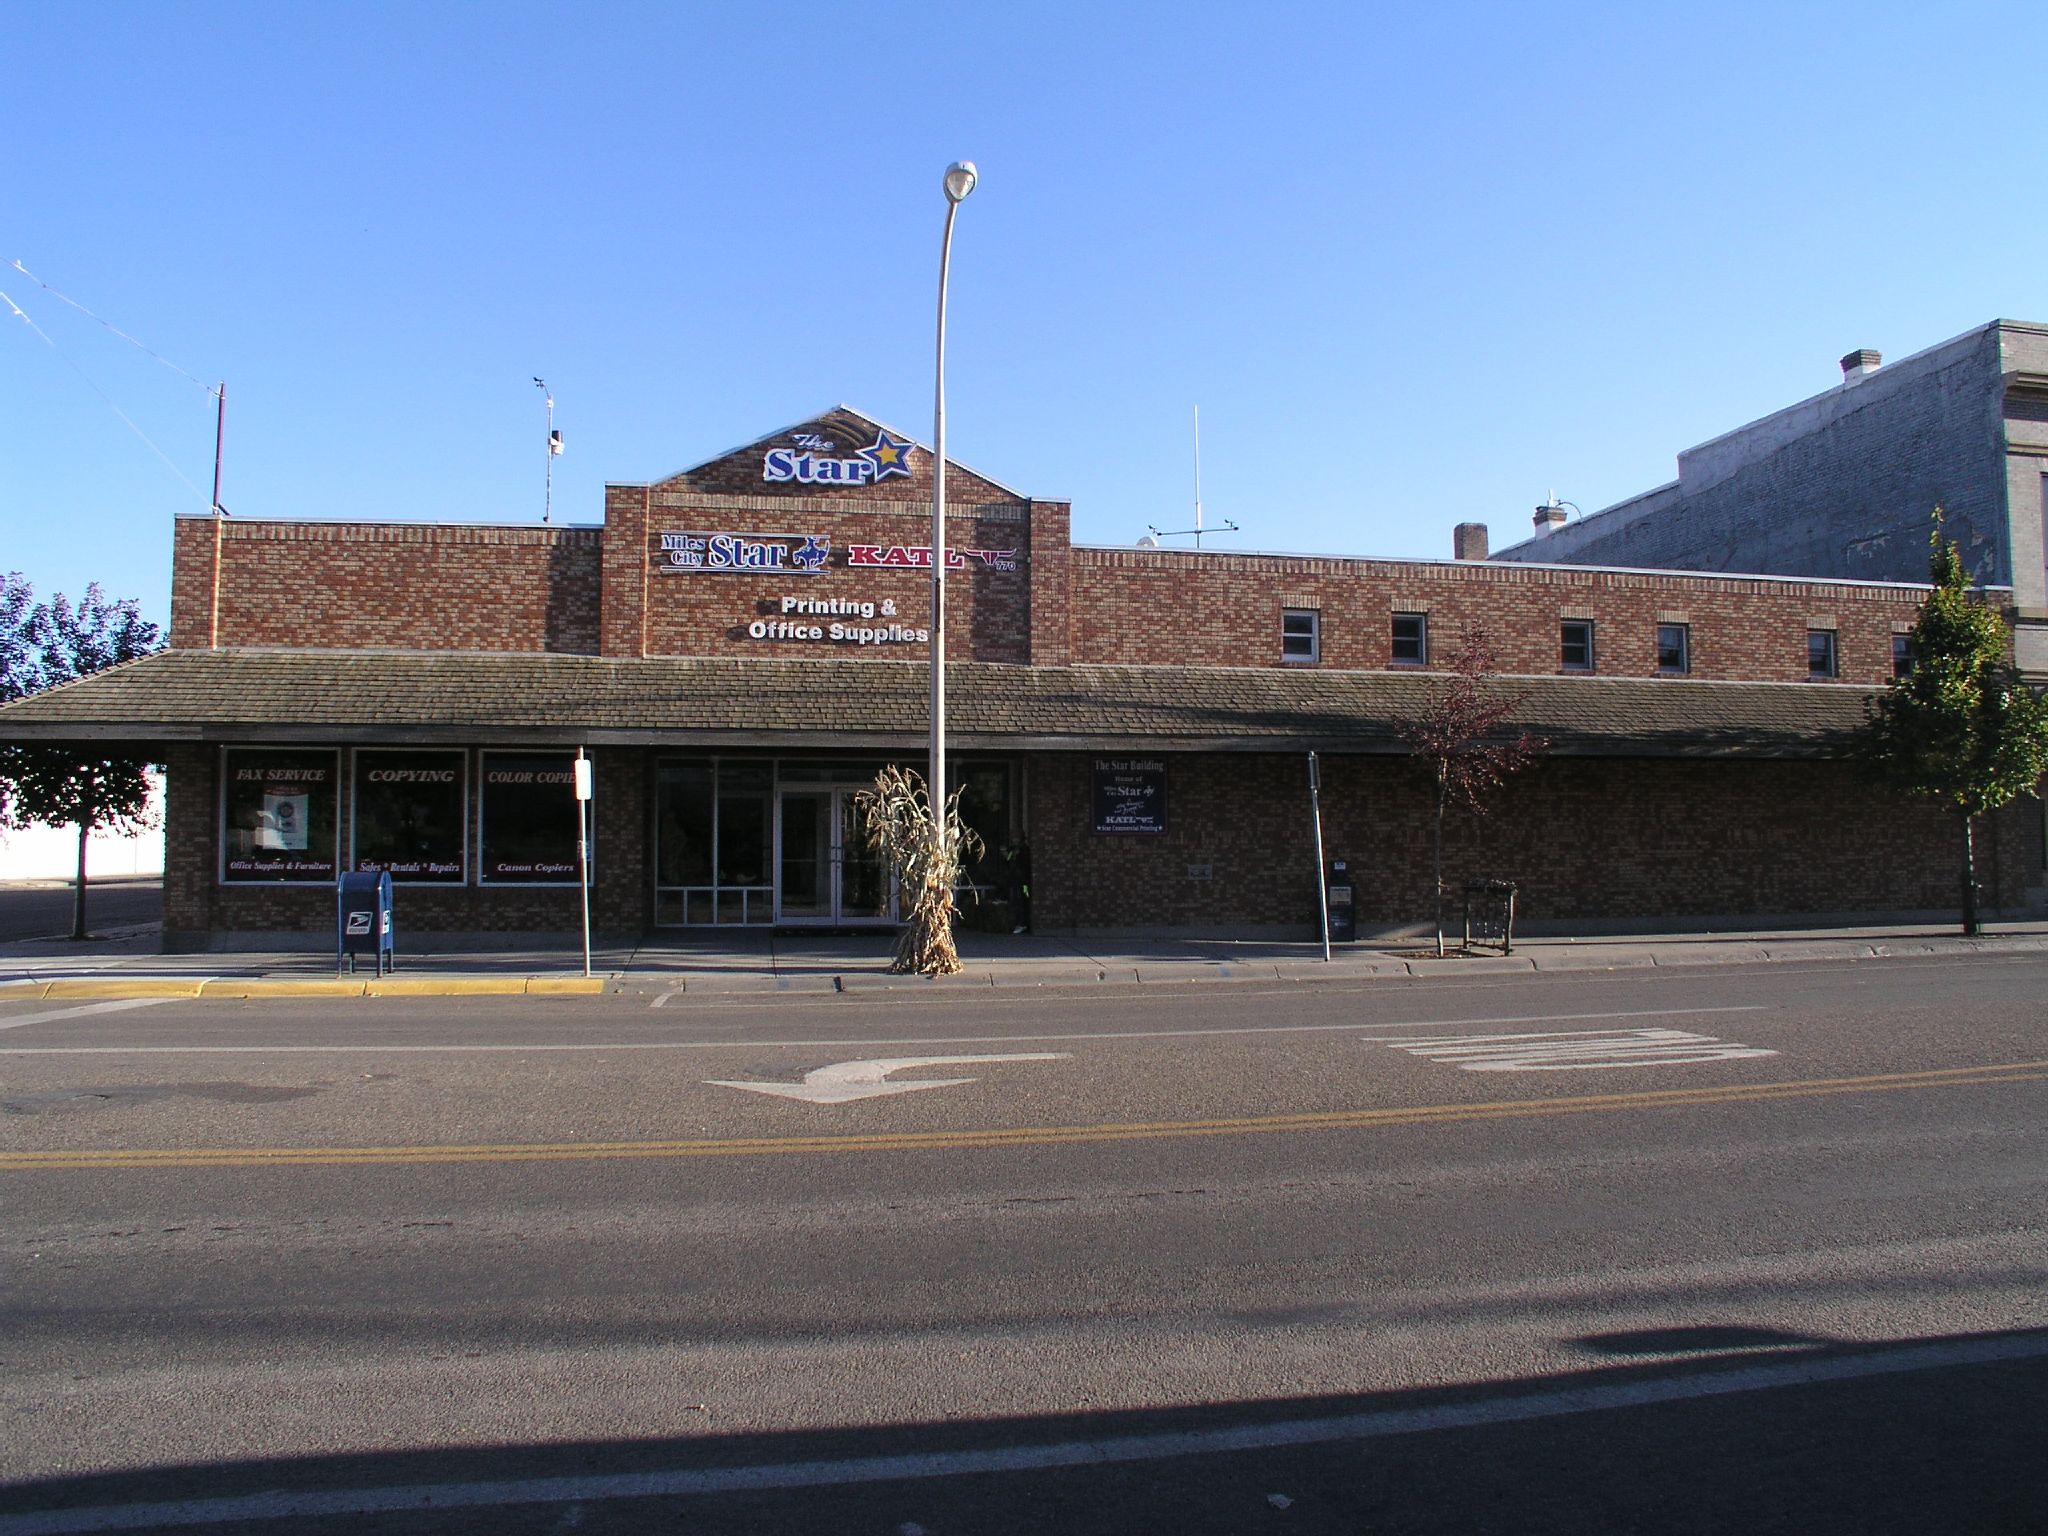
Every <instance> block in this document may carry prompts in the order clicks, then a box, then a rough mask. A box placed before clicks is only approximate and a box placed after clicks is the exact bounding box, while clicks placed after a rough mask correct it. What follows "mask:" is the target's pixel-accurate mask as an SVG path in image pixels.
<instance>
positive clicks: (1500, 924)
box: [1465, 880, 1518, 955]
mask: <svg viewBox="0 0 2048 1536" xmlns="http://www.w3.org/2000/svg"><path fill="white" fill-rule="evenodd" d="M1517 889H1518V887H1517V886H1516V885H1515V882H1514V881H1512V880H1472V881H1468V882H1467V883H1466V886H1465V947H1466V948H1467V949H1470V948H1471V947H1472V946H1473V945H1475V944H1498V945H1499V946H1500V952H1501V953H1502V954H1504V955H1512V954H1513V953H1514V952H1515V892H1516V890H1517Z"/></svg>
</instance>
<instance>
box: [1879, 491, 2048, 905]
mask: <svg viewBox="0 0 2048 1536" xmlns="http://www.w3.org/2000/svg"><path fill="white" fill-rule="evenodd" d="M1928 565H1929V571H1928V577H1929V580H1930V581H1932V582H1933V584H1934V590H1933V591H1931V592H1929V593H1928V594H1927V599H1926V601H1925V602H1923V603H1922V604H1921V605H1920V616H1919V618H1918V619H1916V620H1915V621H1914V624H1913V631H1912V635H1911V637H1910V641H1909V644H1910V650H1909V656H1910V659H1911V666H1910V668H1909V670H1907V671H1906V673H1905V675H1904V676H1902V677H1896V678H1894V679H1893V680H1892V685H1891V687H1890V688H1889V689H1887V690H1886V692H1885V693H1884V695H1883V697H1881V698H1879V699H1878V700H1877V701H1876V702H1875V704H1874V705H1873V706H1872V709H1871V712H1870V720H1869V723H1868V724H1867V725H1866V726H1865V727H1864V733H1863V738H1862V741H1861V742H1860V744H1859V746H1860V750H1861V753H1862V755H1863V756H1864V757H1865V758H1866V759H1867V760H1868V761H1869V762H1870V763H1871V764H1872V765H1873V766H1874V767H1875V768H1876V770H1877V771H1878V773H1879V774H1880V775H1881V776H1882V777H1883V778H1884V779H1885V780H1886V781H1888V782H1889V783H1890V784H1891V785H1892V786H1893V787H1894V788H1895V789H1897V790H1899V791H1901V792H1902V793H1904V794H1907V795H1911V796H1914V797H1916V798H1919V799H1925V800H1933V801H1936V802H1938V803H1939V804H1941V805H1944V806H1946V807H1948V808H1949V809H1950V810H1952V811H1954V812H1955V813H1956V816H1957V819H1958V821H1959V822H1960V824H1961V831H1962V844H1963V932H1964V933H1966V934H1974V933H1977V932H1979V931H1980V924H1979V921H1978V916H1977V855H1976V840H1975V832H1974V827H1975V823H1976V818H1977V817H1979V816H1982V815H1984V814H1985V813H1986V812H1987V811H1995V810H1997V809H1998V808H1999V807H2000V806H2002V805H2005V804H2007V803H2008V802H2009V801H2011V800H2013V799H2014V798H2016V797H2017V796H2019V795H2023V794H2028V795H2031V794H2037V793H2039V786H2040V782H2041V776H2042V774H2043V773H2044V772H2048V703H2044V701H2043V700H2042V699H2041V698H2040V696H2039V695H2037V694H2036V693H2035V692H2034V691H2033V690H2032V689H2030V688H2029V687H2027V685H2026V684H2025V683H2023V682H2022V681H2021V680H2020V675H2019V670H2018V669H2017V668H2016V667H2015V666H2014V665H2013V664H2012V659H2011V657H2012V632H2011V630H2010V629H2009V628H2008V627H2007V625H2006V622H2005V618H2004V616H2003V615H2002V614H2000V613H1999V611H1998V610H1997V609H1996V608H1994V607H1992V606H1991V605H1990V604H1988V603H1986V602H1984V601H1982V600H1981V599H1980V598H1978V597H1976V596H1974V595H1972V593H1971V591H1970V577H1969V573H1968V572H1966V571H1965V570H1964V569H1963V557H1962V552H1961V551H1960V550H1959V549H1957V547H1956V543H1955V541H1954V540H1953V539H1943V538H1942V536H1941V512H1940V510H1939V509H1938V508H1937V509H1936V511H1935V514H1934V535H1933V556H1932V558H1931V559H1930V560H1929V562H1928Z"/></svg>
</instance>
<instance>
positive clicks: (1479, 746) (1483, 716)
mask: <svg viewBox="0 0 2048 1536" xmlns="http://www.w3.org/2000/svg"><path fill="white" fill-rule="evenodd" d="M1527 697H1528V695H1527V694H1526V693H1516V692H1513V691H1511V690H1508V689H1505V688H1503V687H1502V686H1501V682H1500V668H1499V666H1498V664H1497V662H1496V660H1495V653H1494V649H1493V641H1492V639H1491V637H1489V636H1488V634H1487V632H1486V631H1485V629H1483V628H1481V627H1480V626H1479V625H1476V624H1473V625H1468V626H1466V628H1465V632H1464V634H1463V636H1462V637H1461V638H1460V640H1459V642H1458V648H1457V649H1456V650H1455V651H1453V652H1452V653H1451V656H1450V675H1449V676H1447V677H1446V678H1445V679H1444V680H1443V681H1442V683H1440V684H1438V685H1437V686H1436V687H1435V688H1433V689H1432V690H1431V692H1430V696H1429V701H1428V703H1427V704H1425V705H1424V706H1423V710H1422V713H1421V714H1420V715H1419V716H1418V717H1417V718H1416V719H1415V720H1413V721H1411V722H1409V723H1407V724H1405V725H1403V726H1401V727H1400V731H1401V736H1402V739H1404V740H1405V741H1406V742H1407V743H1408V745H1409V746H1410V747H1411V748H1412V749H1413V750H1414V752H1415V756H1416V760H1417V761H1418V762H1419V763H1421V765H1422V767H1423V768H1424V770H1425V771H1426V772H1428V774H1429V775H1430V777H1431V778H1432V779H1433V780H1434V781H1435V783H1436V826H1435V839H1434V847H1433V859H1432V863H1433V868H1434V873H1435V881H1436V952H1437V953H1438V954H1439V955H1441V954H1442V953H1443V952H1444V810H1445V808H1446V807H1447V806H1449V805H1450V804H1451V803H1452V802H1453V801H1456V802H1458V803H1460V804H1462V805H1464V806H1465V807H1466V808H1467V809H1469V810H1470V811H1471V812H1472V814H1473V815H1475V816H1484V815H1485V814H1486V802H1487V798H1488V797H1489V796H1490V795H1492V793H1493V792H1494V791H1495V790H1497V789H1499V788H1500V786H1501V785H1502V784H1503V783H1505V782H1506V780H1507V778H1508V776H1509V775H1510V774H1513V773H1517V772H1519V771H1520V770H1522V769H1523V768H1526V767H1528V766H1529V764H1530V763H1531V762H1532V761H1534V760H1535V758H1536V757H1537V756H1538V755H1540V754H1541V753H1542V752H1543V751H1544V750H1545V749H1546V748H1547V747H1548V746H1549V745H1550V744H1549V743H1548V742H1546V741H1544V740H1543V739H1542V738H1541V737H1538V736H1532V735H1530V734H1529V733H1528V732H1527V731H1519V732H1518V731H1513V730H1512V729H1511V728H1510V726H1509V724H1508V721H1509V720H1510V719H1511V718H1512V716H1513V715H1514V713H1515V711H1516V710H1518V709H1520V708H1521V707H1522V703H1523V701H1524V700H1525V699H1526V698H1527Z"/></svg>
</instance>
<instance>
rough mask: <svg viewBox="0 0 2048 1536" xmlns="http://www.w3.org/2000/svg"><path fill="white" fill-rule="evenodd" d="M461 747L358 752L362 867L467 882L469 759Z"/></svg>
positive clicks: (425, 880) (418, 879)
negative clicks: (467, 783)
mask: <svg viewBox="0 0 2048 1536" xmlns="http://www.w3.org/2000/svg"><path fill="white" fill-rule="evenodd" d="M467 762H468V755H467V754H466V753H462V752H385V751H377V750H371V751H361V752H358V753H356V755H355V816H354V817H353V820H352V824H353V827H354V831H355V867H356V868H357V869H360V870H367V871H368V872H370V873H371V874H376V873H377V872H379V871H389V872H390V875H391V878H392V879H393V880H398V881H403V882H406V883H408V884H427V885H460V884H461V883H462V880H463V874H464V862H465V861H464V857H463V855H464V852H465V849H464V839H465V828H464V819H465V818H464V816H463V806H464V801H465V795H464V789H465V787H466V785H465V780H466V777H467V775H466V771H465V769H466V764H467Z"/></svg>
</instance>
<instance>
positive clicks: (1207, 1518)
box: [0, 1327, 2048, 1536]
mask: <svg viewBox="0 0 2048 1536" xmlns="http://www.w3.org/2000/svg"><path fill="white" fill-rule="evenodd" d="M1717 1336H1718V1338H1719V1343H1715V1342H1712V1341H1713V1340H1714V1339H1715V1338H1716V1337H1717ZM1581 1342H1582V1343H1583V1344H1584V1345H1585V1347H1588V1348H1592V1349H1596V1350H1603V1351H1608V1352H1619V1353H1630V1352H1635V1351H1638V1350H1652V1349H1654V1350H1656V1351H1658V1352H1660V1353H1669V1352H1671V1351H1674V1350H1688V1351H1690V1350H1707V1351H1711V1352H1710V1353H1707V1354H1704V1355H1698V1356H1695V1357H1694V1358H1689V1359H1687V1360H1684V1361H1682V1362H1679V1363H1672V1362H1669V1361H1666V1362H1663V1363H1660V1364H1658V1365H1655V1366H1651V1365H1643V1364H1633V1365H1610V1366H1602V1367H1598V1368H1594V1369H1590V1370H1586V1371H1576V1372H1568V1373H1560V1374H1557V1375H1553V1376H1549V1377H1545V1378H1540V1379H1534V1380H1526V1381H1518V1382H1515V1383H1512V1384H1496V1385H1490V1386H1487V1387H1483V1388H1431V1389H1418V1390H1411V1391H1403V1392H1389V1393H1374V1394H1362V1395H1356V1396H1332V1397H1317V1398H1297V1399H1292V1400H1286V1401H1278V1402H1233V1403H1220V1404H1213V1405H1208V1406H1204V1407H1201V1408H1194V1409H1185V1410H1176V1411H1170V1412H1116V1413H1087V1412H1077V1413H1072V1414H1063V1415H1047V1416H1037V1417H1030V1418H1012V1419H997V1420H986V1421H977V1422H945V1423H906V1424H900V1425H892V1426H888V1427H885V1428H877V1429H846V1430H824V1431H811V1432H802V1433H785V1434H762V1435H724V1434H720V1433H719V1432H718V1431H717V1429H716V1426H715V1424H710V1425H707V1428H706V1432H704V1433H701V1434H691V1435H686V1436H679V1437H650V1438H647V1439H643V1440H613V1441H602V1442H585V1443H573V1444H544V1445H505V1446H491V1447H480V1448H474V1449H462V1450H402V1449H394V1450H391V1451H387V1452H380V1453H372V1454H364V1455H349V1456H320V1457H305V1458H298V1459H279V1460H264V1461H251V1462H242V1463H235V1464H227V1465H218V1466H202V1467H189V1468H176V1469H161V1470H154V1471H147V1472H140V1473H124V1474H119V1475H107V1476H98V1477H76V1478H66V1479H61V1480H46V1481H40V1482H35V1483H27V1484H23V1483H16V1484H14V1485H12V1486H9V1487H5V1488H0V1511H5V1513H4V1514H0V1532H5V1533H10V1536H12V1533H20V1532H27V1531H31V1530H34V1531H48V1532H56V1531H83V1530H117V1529H118V1530H156V1529H172V1528H178V1529H213V1528H218V1529H232V1530H235V1531H238V1532H248V1533H267V1532H283V1531H291V1532H294V1533H300V1536H339V1533H343V1532H350V1533H353V1532H360V1531H378V1532H390V1533H408V1536H410V1533H424V1532H430V1531H431V1532H450V1531H455V1532H494V1533H495V1532H505V1533H527V1532H532V1533H541V1532H559V1531H570V1530H574V1531H578V1532H640V1531H664V1532H689V1533H692V1536H709V1533H728V1532H729V1533H741V1532H745V1533H749V1536H758V1533H796V1532H819V1533H824V1532H831V1533H835V1536H837V1533H845V1532H874V1533H877V1536H919V1533H924V1536H955V1533H967V1532H1010V1531H1034V1532H1035V1531H1046V1532H1057V1533H1062V1536H1087V1533H1097V1532H1100V1533H1111V1532H1115V1533H1120V1536H1122V1533H1150V1532H1171V1533H1180V1532H1191V1533H1211V1532H1213V1533H1225V1532H1230V1533H1235V1532H1256V1533H1266V1532H1272V1533H1298V1532H1340V1531H1341V1532H1373V1533H1396V1532H1412V1533H1439V1532H1441V1533H1449V1532H1459V1533H1482V1532H1516V1533H1532V1536H1551V1533H1555V1536H1562V1533H1566V1532H1571V1533H1585V1532H1610V1531H1612V1532H1619V1531H1631V1532H1633V1531H1658V1532H1665V1531H1670V1532H1702V1533H1704V1532H1716V1533H1720V1532H1744V1533H1757V1532H1794V1531H1796V1532H1800V1533H1848V1532H1856V1533H1883V1532H1908V1531H1910V1532H1929V1531H1945V1532H1998V1533H2005V1532H2015V1533H2018V1532H2028V1531H2041V1530H2043V1529H2048V1504H2044V1502H2043V1499H2042V1492H2041V1477H2042V1469H2043V1467H2044V1466H2048V1429H2044V1424H2048V1330H2033V1331H2026V1332H2014V1333H2005V1334H1995V1335H1972V1336H1957V1337H1953V1338H1948V1339H1935V1340H1912V1341H1901V1342H1899V1343H1896V1344H1890V1345H1883V1346H1843V1345H1836V1344H1830V1343H1827V1342H1825V1341H1816V1340H1810V1339H1805V1338H1802V1337H1800V1336H1798V1335H1788V1334H1783V1333H1780V1332H1778V1331H1776V1330H1772V1329H1754V1328H1744V1327H1727V1328H1705V1329H1679V1330H1670V1331H1668V1332H1664V1331H1660V1332H1659V1333H1657V1334H1636V1335H1609V1336H1603V1337H1596V1338H1590V1339H1586V1340H1583V1341H1581ZM1759 1351H1762V1352H1761V1353H1760V1352H1759ZM874 1390H875V1393H876V1394H877V1396H878V1397H883V1398H886V1396H887V1394H888V1392H889V1390H890V1383H889V1382H887V1381H885V1380H878V1381H877V1382H876V1383H875V1384H874ZM193 1500H198V1501H209V1502H208V1503H206V1504H201V1505H199V1506H197V1507H194V1506H191V1505H189V1504H186V1503H185V1502H184V1501H193ZM211 1501H241V1502H230V1503H225V1504H223V1503H214V1502H211ZM137 1505H156V1506H159V1507H158V1508H157V1509H156V1510H154V1511H148V1510H142V1509H135V1508H133V1506H137ZM121 1506H129V1507H130V1508H129V1510H128V1512H127V1513H126V1514H123V1513H121V1512H120V1507H121ZM230 1516H232V1517H235V1518H234V1520H233V1523H232V1524H231V1525H229V1524H226V1523H224V1521H225V1520H226V1518H227V1517H230ZM174 1519H175V1521H176V1524H175V1525H173V1524H172V1523H171V1522H172V1521H173V1520H174Z"/></svg>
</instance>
